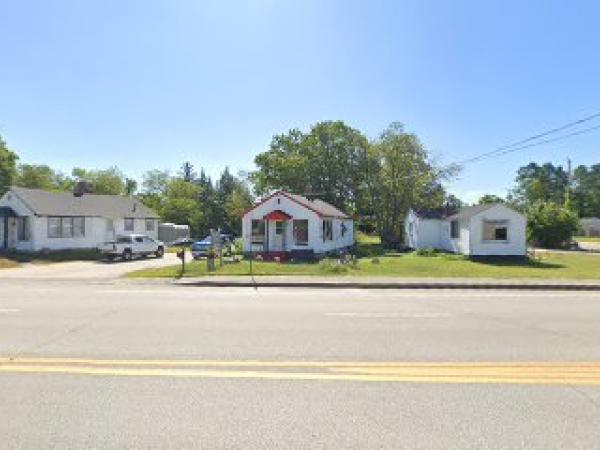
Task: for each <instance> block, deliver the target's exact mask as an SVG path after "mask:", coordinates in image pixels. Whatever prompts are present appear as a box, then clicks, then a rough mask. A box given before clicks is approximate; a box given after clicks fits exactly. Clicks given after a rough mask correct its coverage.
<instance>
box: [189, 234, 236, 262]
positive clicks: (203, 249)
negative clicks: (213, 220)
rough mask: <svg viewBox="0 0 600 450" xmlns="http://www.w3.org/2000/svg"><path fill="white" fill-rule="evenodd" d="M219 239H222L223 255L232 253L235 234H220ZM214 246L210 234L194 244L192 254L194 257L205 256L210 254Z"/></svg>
mask: <svg viewBox="0 0 600 450" xmlns="http://www.w3.org/2000/svg"><path fill="white" fill-rule="evenodd" d="M219 239H220V240H221V248H222V250H223V255H230V254H231V252H232V249H233V236H232V235H230V234H220V235H219ZM212 246H213V244H212V239H211V237H210V235H209V236H206V237H205V238H204V239H202V240H201V241H197V242H194V243H193V244H192V256H193V257H194V259H200V258H202V257H205V256H207V255H208V251H209V250H210V248H211V247H212Z"/></svg>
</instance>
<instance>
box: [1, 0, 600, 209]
mask: <svg viewBox="0 0 600 450" xmlns="http://www.w3.org/2000/svg"><path fill="white" fill-rule="evenodd" d="M0 3H1V8H0V9H1V11H2V12H1V14H0V29H1V30H2V38H1V39H0V55H1V56H2V57H1V59H0V61H1V64H2V70H0V134H1V135H2V136H3V137H4V139H5V140H6V141H7V142H8V144H9V146H10V147H11V148H13V149H14V150H16V151H17V152H18V153H19V155H20V156H21V159H22V160H23V161H25V162H36V163H47V164H49V165H51V166H53V167H56V168H59V169H61V170H63V171H65V172H70V170H71V168H72V167H73V166H82V167H86V168H104V167H108V166H111V165H116V166H118V167H119V168H120V169H121V170H123V171H124V172H125V173H127V174H129V175H131V176H134V177H139V176H140V175H141V174H142V173H143V172H144V171H145V170H147V169H150V168H168V169H172V170H177V168H178V167H179V165H180V164H181V162H182V161H184V160H190V161H191V162H192V163H194V164H195V166H196V167H200V166H204V167H206V168H207V169H208V171H209V172H210V173H212V174H216V173H218V172H219V171H220V170H221V168H222V167H224V166H226V165H228V166H230V168H231V169H232V170H233V171H237V170H238V169H245V170H249V169H252V168H253V163H252V161H253V158H254V155H255V154H257V153H258V152H260V151H263V150H265V149H266V148H267V146H268V143H269V141H270V138H271V136H272V135H273V134H275V133H279V132H283V131H286V130H288V129H290V128H293V127H299V128H301V129H307V128H308V127H309V126H310V124H312V123H315V122H317V121H320V120H327V119H341V120H344V121H346V122H347V123H348V124H350V125H351V126H354V127H356V128H358V129H360V130H362V131H364V132H365V133H366V134H367V136H369V137H370V138H374V137H376V136H377V135H378V134H379V133H380V131H381V130H382V129H384V128H385V127H386V126H387V125H388V124H389V123H390V122H393V121H400V122H403V123H404V124H405V125H406V128H407V130H409V131H411V132H415V133H416V134H418V135H419V137H420V138H421V140H422V141H423V143H424V144H425V145H426V147H427V148H428V149H429V150H430V151H431V152H432V153H433V154H435V155H436V157H437V158H438V159H439V161H441V162H443V163H447V162H453V161H459V160H462V159H465V158H467V157H469V156H472V155H476V154H479V153H482V152H486V151H489V150H493V149H494V148H496V147H499V146H501V145H503V144H506V143H510V142H512V141H515V140H519V139H521V138H525V137H527V136H530V135H532V134H535V133H536V132H539V131H544V130H546V129H548V128H552V127H554V126H559V125H561V124H564V123H567V122H569V121H572V120H576V119H578V118H580V117H583V116H586V115H589V114H593V113H595V112H597V111H600V89H598V81H599V80H600V58H598V48H599V44H600V29H599V28H598V26H597V18H598V17H600V3H598V2H594V1H589V2H584V1H581V2H577V1H573V2H565V1H552V0H550V1H526V2H525V1H484V2H482V1H424V0H421V1H377V0H374V1H352V0H345V1H337V0H331V1H327V0H321V1H318V0H302V1H300V0H298V1H285V0H280V1H275V0H263V1H260V0H257V1H231V2H227V1H212V0H211V1H200V0H196V1H192V0H190V1H183V0H180V1H177V0H173V1H168V0H164V1H162V0H161V1H159V0H144V1H125V0H118V1H117V0H104V1H101V2H100V1H97V2H91V1H87V2H82V1H79V0H73V1H65V0H56V1H52V2H48V1H27V0H23V1H19V2H13V1H8V0H0ZM599 122H600V121H599ZM599 137H600V131H598V132H596V133H590V134H587V135H585V136H580V137H577V138H573V139H571V140H567V141H563V142H560V143H555V144H552V145H548V146H544V147H538V148H531V149H528V150H525V151H522V152H517V153H515V154H512V155H508V156H505V157H502V158H497V159H493V160H489V161H485V162H480V163H477V164H471V165H468V166H466V167H465V168H464V170H463V172H462V174H461V176H460V178H459V179H458V180H456V181H455V182H453V183H451V184H450V185H449V188H450V190H451V191H453V192H455V193H457V194H458V195H459V196H461V197H463V198H465V199H467V200H474V199H475V198H476V197H477V196H478V194H480V193H482V192H494V193H500V194H503V193H505V191H506V189H507V188H509V187H510V186H511V185H512V182H513V179H514V175H515V171H516V169H517V168H518V167H519V166H520V165H523V164H526V163H527V162H529V161H531V160H535V161H540V162H541V161H552V162H555V163H564V162H565V160H566V158H567V156H570V157H571V158H572V159H573V162H574V164H591V163H594V162H600V158H599V155H600V152H599V148H598V139H599Z"/></svg>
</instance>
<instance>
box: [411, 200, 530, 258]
mask: <svg viewBox="0 0 600 450" xmlns="http://www.w3.org/2000/svg"><path fill="white" fill-rule="evenodd" d="M404 228H405V230H404V231H405V244H406V246H407V247H409V248H412V249H415V250H422V249H430V248H431V249H437V250H444V251H448V252H452V253H460V254H463V255H470V256H525V255H526V253H527V245H526V240H527V238H526V228H527V219H526V218H525V216H524V215H523V214H520V213H519V212H517V211H515V210H513V209H511V208H509V207H507V206H506V205H503V204H500V203H496V204H489V205H477V206H470V207H465V208H461V209H459V210H449V209H448V208H437V209H426V210H414V209H413V210H410V211H409V213H408V214H407V216H406V219H405V227H404Z"/></svg>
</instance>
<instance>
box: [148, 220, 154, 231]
mask: <svg viewBox="0 0 600 450" xmlns="http://www.w3.org/2000/svg"><path fill="white" fill-rule="evenodd" d="M146 231H154V219H146Z"/></svg>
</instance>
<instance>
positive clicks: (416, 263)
mask: <svg viewBox="0 0 600 450" xmlns="http://www.w3.org/2000/svg"><path fill="white" fill-rule="evenodd" d="M253 273H254V275H307V276H311V275H312V276H314V275H321V276H382V277H404V278H411V277H415V278H417V277H425V278H453V277H459V278H470V277H475V278H539V279H544V278H545V279H559V278H567V279H600V256H594V255H584V254H575V253H574V254H544V255H543V256H541V257H539V258H537V259H523V260H511V259H500V258H498V259H485V260H483V259H482V260H470V259H468V258H464V257H462V256H454V255H445V254H438V255H434V256H419V255H417V254H415V253H406V254H398V255H395V256H382V257H376V258H361V259H359V260H358V262H357V264H356V265H351V264H348V265H338V264H337V263H336V262H335V261H333V260H325V261H322V262H320V263H276V262H257V261H255V262H254V263H253ZM249 274H250V263H249V262H248V261H242V262H238V263H229V264H224V265H223V266H222V267H220V268H219V269H218V270H217V271H216V272H213V273H208V272H207V270H206V261H195V262H191V263H188V264H187V265H186V272H185V275H184V276H186V277H194V276H206V275H229V276H231V275H249ZM128 276H130V277H134V278H135V277H141V278H147V277H149V278H152V277H167V278H175V277H178V276H180V266H170V267H163V268H157V269H145V270H140V271H136V272H132V273H130V274H129V275H128Z"/></svg>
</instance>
